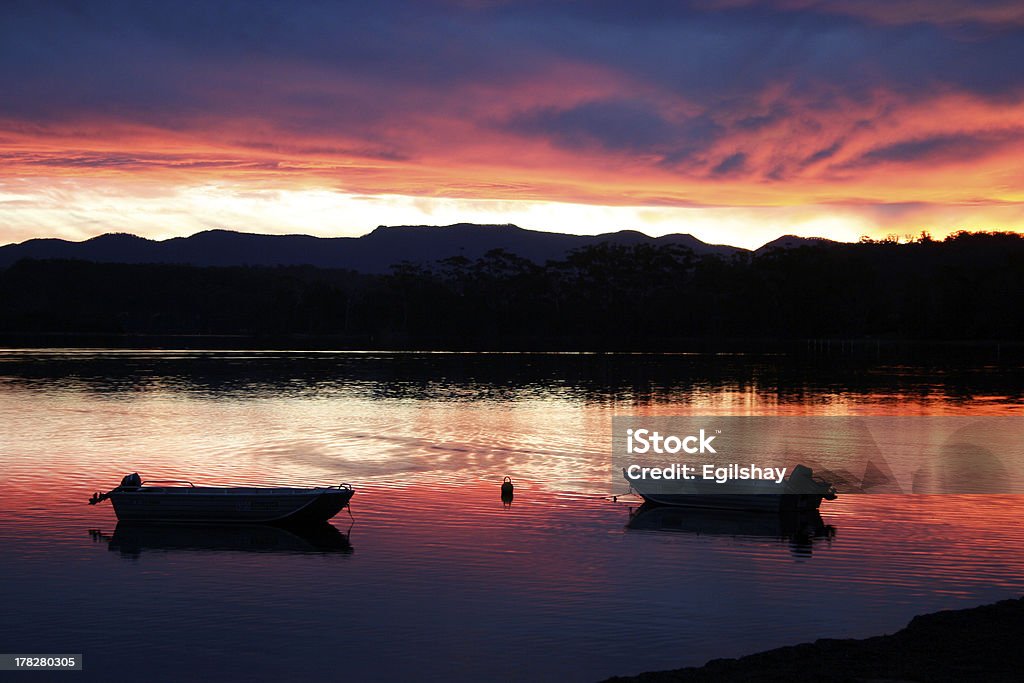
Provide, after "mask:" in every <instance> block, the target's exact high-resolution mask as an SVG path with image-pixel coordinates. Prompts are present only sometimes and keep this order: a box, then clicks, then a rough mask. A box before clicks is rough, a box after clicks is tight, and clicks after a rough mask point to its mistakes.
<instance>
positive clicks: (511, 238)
mask: <svg viewBox="0 0 1024 683" xmlns="http://www.w3.org/2000/svg"><path fill="white" fill-rule="evenodd" d="M827 241H828V240H822V239H820V238H805V237H794V236H792V235H786V236H783V237H780V238H778V239H777V240H774V241H772V242H769V243H768V244H766V245H764V246H762V247H761V248H759V249H757V250H756V251H755V252H753V253H755V254H758V253H763V252H764V251H767V250H770V249H772V248H792V247H795V246H800V245H803V244H812V243H813V244H820V243H822V242H827ZM601 242H606V243H611V244H621V245H636V244H653V245H658V246H663V245H669V244H675V245H680V246H683V247H688V248H690V249H692V250H693V251H694V253H696V254H698V255H705V254H714V255H719V256H723V257H730V256H732V255H734V254H738V253H751V252H750V251H749V250H746V249H741V248H739V247H731V246H728V245H721V244H708V243H706V242H703V241H701V240H699V239H697V238H696V237H694V236H693V235H688V234H672V235H664V236H662V237H650V236H649V235H645V234H643V233H641V232H637V231H635V230H622V231H619V232H613V233H606V234H602V235H568V234H564V233H556V232H542V231H539V230H527V229H525V228H520V227H518V226H515V225H477V224H470V223H459V224H456V225H448V226H427V225H403V226H392V227H388V226H380V227H378V228H377V229H375V230H374V231H373V232H370V233H369V234H366V235H363V236H361V237H314V236H311V235H264V234H254V233H245V232H234V231H231V230H205V231H203V232H198V233H196V234H194V235H191V236H189V237H173V238H170V239H166V240H151V239H147V238H144V237H138V236H135V235H131V234H126V233H109V234H105V235H100V236H98V237H94V238H92V239H88V240H84V241H81V242H72V241H68V240H62V239H30V240H26V241H25V242H21V243H17V244H8V245H5V246H2V247H0V268H6V267H8V266H10V265H11V264H13V263H15V262H17V261H20V260H22V259H26V258H28V259H75V260H82V261H93V262H99V263H173V264H185V265H194V266H240V265H250V266H278V265H310V266H317V267H320V268H343V269H349V270H355V271H358V272H363V273H386V272H388V271H389V270H390V268H391V266H392V265H394V264H397V263H401V262H403V261H408V262H411V263H421V264H423V263H430V262H433V261H437V260H440V259H445V258H449V257H453V256H464V257H466V258H468V259H471V260H473V259H477V258H479V257H481V256H483V255H484V254H486V253H487V252H488V251H491V250H492V249H504V250H505V251H507V252H509V253H512V254H516V255H518V256H521V257H523V258H526V259H529V260H531V261H534V262H535V263H539V264H543V263H545V262H546V261H550V260H557V259H562V258H564V257H565V255H566V254H567V253H568V252H570V251H572V250H573V249H578V248H581V247H586V246H590V245H593V244H598V243H601Z"/></svg>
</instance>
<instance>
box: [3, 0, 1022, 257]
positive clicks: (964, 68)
mask: <svg viewBox="0 0 1024 683" xmlns="http://www.w3.org/2000/svg"><path fill="white" fill-rule="evenodd" d="M1022 63H1024V10H1022V9H1021V7H1020V4H1019V3H1015V2H995V1H990V2H981V3H978V2H974V3H967V2H954V1H953V0H939V1H938V2H925V1H924V0H911V1H910V2H906V3H888V2H882V0H877V1H875V0H869V1H867V2H853V1H852V0H850V1H847V0H839V1H837V2H824V1H819V0H780V1H778V2H766V1H756V0H694V1H692V2H676V1H672V2H669V1H668V0H661V1H654V0H652V1H639V2H632V3H622V2H618V1H617V0H615V1H613V0H598V1H596V2H588V3H575V2H558V1H543V2H541V1H539V0H538V1H536V2H502V1H493V2H490V1H485V0H481V1H479V2H473V1H469V0H465V1H454V0H453V1H451V2H445V1H442V0H433V1H426V0H424V1H414V0H405V1H399V0H382V1H381V2H375V3H355V2H352V3H336V2H317V1H313V0H309V1H306V2H297V3H290V4H287V5H285V4H282V3H263V2H243V1H241V0H238V1H236V2H217V3H208V2H176V3H154V4H149V3H138V2H127V1H124V2H92V3H60V2H44V1H38V2H13V3H5V4H4V6H3V7H2V8H0V89H2V91H3V92H4V97H0V179H2V180H3V181H4V182H3V184H2V191H3V192H4V193H5V197H6V199H4V200H3V201H0V231H5V232H0V241H6V240H5V239H4V238H7V239H13V235H15V234H17V235H22V234H25V231H26V229H27V228H26V227H25V226H26V225H27V224H30V223H31V224H33V225H35V226H36V227H35V228H33V230H35V231H36V232H39V233H42V232H44V231H47V230H50V231H53V230H54V229H55V228H54V223H53V222H54V221H58V220H59V217H60V214H59V209H58V208H57V207H58V204H56V203H54V202H53V201H50V200H49V199H48V200H47V202H46V206H47V209H46V212H45V216H47V218H46V220H45V221H43V222H39V221H41V220H42V219H41V218H40V216H42V215H44V214H38V213H36V214H29V213H26V212H27V211H29V210H30V209H29V208H28V207H31V206H38V202H39V197H40V192H41V191H43V190H42V189H41V188H45V187H47V186H53V187H61V183H62V182H71V183H84V184H85V185H87V186H88V187H89V188H91V189H90V190H89V192H88V193H84V194H83V193H81V192H79V193H78V194H77V195H76V197H77V200H85V199H86V198H87V197H93V199H92V201H95V202H98V203H97V204H95V205H93V206H91V207H84V206H81V205H77V206H70V205H69V206H67V208H66V214H65V220H66V222H67V223H68V224H69V225H71V224H74V225H77V228H76V229H78V230H80V231H82V232H88V231H90V230H97V229H99V225H100V224H101V223H102V220H99V219H98V216H99V214H98V213H97V211H99V210H100V207H106V209H105V210H110V211H111V212H113V213H118V211H119V210H118V209H117V207H118V206H121V209H120V215H118V216H114V215H112V216H111V222H118V223H120V220H121V215H123V214H124V209H125V207H127V206H129V205H130V206H132V207H133V210H143V211H144V210H145V204H144V203H142V202H141V200H142V199H144V198H145V197H148V196H149V195H150V193H152V192H154V191H158V192H162V193H163V195H164V196H173V195H179V196H198V195H195V194H194V193H195V192H198V191H200V189H201V194H202V196H205V194H203V193H208V192H214V193H216V191H217V190H216V189H210V188H218V187H220V188H225V189H223V192H224V193H225V201H230V204H231V206H232V207H235V208H233V209H232V212H231V215H232V216H236V217H238V218H239V220H240V222H241V223H248V224H249V225H255V224H260V225H263V223H262V222H261V220H260V219H259V216H258V215H257V212H262V214H261V215H263V216H266V215H269V214H273V215H280V213H279V212H268V211H267V210H266V206H267V203H266V202H267V201H268V200H267V198H268V197H272V196H285V195H274V194H273V193H281V192H285V193H293V194H289V195H287V196H289V197H293V198H294V197H298V196H307V197H308V196H313V195H309V194H302V193H324V194H316V195H315V196H317V197H321V198H322V197H324V196H327V197H331V196H333V197H335V198H336V200H337V202H338V207H339V211H340V210H342V209H344V210H346V211H351V210H352V206H353V205H352V204H351V202H350V200H349V199H346V198H348V197H356V196H365V197H387V198H389V199H388V200H387V201H384V202H381V203H378V204H377V205H375V207H374V208H375V210H377V211H378V213H379V217H378V219H377V220H376V221H375V222H374V223H373V224H374V225H375V224H377V223H391V222H397V220H396V219H398V220H400V219H404V218H408V217H409V216H410V215H411V214H409V209H408V207H409V206H410V205H407V204H405V203H404V202H405V201H406V200H405V199H398V198H407V199H409V200H410V201H413V200H415V199H416V198H427V199H430V200H441V199H444V200H451V201H453V202H459V201H476V202H490V204H488V206H491V207H492V208H493V210H494V211H495V212H498V211H499V209H498V208H497V207H501V208H500V211H503V212H504V213H505V214H507V215H520V216H522V215H529V216H533V217H535V218H536V217H537V216H538V213H537V210H536V208H535V207H537V206H543V205H544V203H545V202H547V203H549V206H550V207H554V206H555V204H551V203H558V205H559V206H563V207H564V206H576V207H580V208H579V211H578V213H576V214H573V215H575V216H578V217H579V218H578V221H582V220H583V218H582V217H583V216H588V217H589V218H587V219H586V220H589V221H593V214H592V212H591V210H590V209H586V208H584V207H587V206H590V207H634V208H633V209H631V211H632V213H629V214H628V215H627V214H623V213H622V212H621V211H618V210H616V211H611V210H610V209H609V212H608V213H607V215H608V216H615V217H616V220H623V221H627V224H621V225H619V227H641V228H644V229H648V228H651V229H654V228H657V229H658V230H662V231H664V230H669V229H679V228H680V226H682V228H683V229H685V224H683V223H681V222H680V221H682V217H683V216H686V217H687V220H691V221H692V220H694V214H693V213H692V211H697V210H700V207H704V210H705V211H708V212H712V213H705V214H703V215H705V216H712V215H715V216H718V218H719V219H720V220H721V221H722V222H721V223H720V225H721V226H722V229H723V230H730V231H733V232H732V233H729V235H735V234H738V233H736V232H735V231H737V230H739V231H740V232H742V229H741V228H738V227H736V224H735V222H734V221H727V220H725V219H724V218H723V216H724V214H722V213H721V212H720V211H719V213H713V211H715V210H732V209H737V210H740V211H741V212H743V215H744V216H746V217H747V218H749V219H750V220H752V221H757V220H759V219H758V216H761V217H762V219H763V220H764V221H765V223H766V224H772V225H775V223H774V221H775V218H774V217H773V214H771V213H770V212H771V211H773V210H775V209H786V210H789V209H792V210H793V211H796V210H797V209H799V211H801V212H802V211H805V210H810V209H808V208H807V207H814V208H813V210H814V211H818V212H823V219H822V220H821V221H818V222H817V223H814V225H816V226H819V227H820V226H826V227H827V226H828V225H833V227H834V229H835V231H841V232H843V234H844V235H846V232H845V231H847V230H849V229H852V228H851V226H852V225H853V224H854V223H856V225H857V227H858V228H862V229H864V230H867V231H874V232H881V233H883V234H884V233H885V232H887V231H891V230H896V231H900V230H902V228H903V227H904V225H905V224H906V221H908V220H910V218H908V216H909V215H911V214H912V216H913V220H915V221H919V222H921V221H923V222H924V223H925V224H927V225H931V226H934V227H935V228H937V229H939V230H941V229H944V228H940V227H939V226H945V225H946V224H947V220H946V216H947V215H957V216H959V217H961V218H963V219H964V220H967V221H968V222H969V223H973V224H974V225H976V227H978V228H981V227H993V226H992V225H991V223H992V220H993V217H994V216H1002V217H1005V219H1006V220H1009V219H1010V218H1011V217H1014V216H1016V215H1017V213H1015V212H1014V210H1010V209H1007V208H1006V207H1008V206H1009V207H1013V206H1016V203H1018V202H1021V201H1024V172H1022V171H1021V170H1020V165H1019V163H1018V161H1017V160H1018V159H1019V158H1020V156H1021V154H1022V153H1024V135H1022V133H1024V70H1022V69H1020V68H1019V65H1020V64H1022ZM29 186H30V187H31V191H30V190H29V189H26V188H28V187H29ZM101 186H102V187H103V188H105V189H104V190H103V191H102V192H103V195H104V196H105V197H107V199H106V200H104V201H99V200H98V199H97V198H96V195H95V192H96V191H98V190H97V188H99V187H101ZM154 188H157V189H156V190H155V189H154ZM227 188H231V189H230V190H229V189H227ZM239 188H248V191H251V192H252V193H255V194H253V195H252V196H253V197H256V196H258V197H259V201H256V200H255V199H253V202H252V203H251V205H249V208H248V209H246V208H245V206H246V205H245V200H244V197H245V196H246V194H245V191H243V190H241V189H239ZM294 193H298V194H294ZM57 194H58V195H59V193H57ZM118 198H119V199H118ZM318 201H319V200H318ZM119 202H121V204H119ZM510 202H523V203H524V204H522V205H521V206H519V207H518V208H514V207H513V206H512V205H511V204H510ZM291 206H292V208H293V209H294V208H295V207H294V205H291ZM453 206H454V204H453ZM894 206H912V207H917V208H915V209H914V211H912V212H907V211H903V212H901V211H890V210H887V209H885V208H878V210H875V209H874V207H894ZM526 207H530V208H526ZM644 207H659V208H668V209H671V208H673V207H675V208H676V209H678V210H679V211H680V213H678V214H677V218H678V220H676V219H673V220H672V221H667V222H665V221H661V222H658V223H657V226H655V225H653V224H651V223H645V222H644V219H643V218H642V216H645V215H649V214H645V213H644V211H645V210H646V209H645V208H644ZM800 207H804V208H800ZM761 209H763V210H764V211H762V212H761V213H760V214H759V213H758V210H761ZM247 211H248V212H250V213H249V214H247ZM944 211H946V212H947V214H946V215H944V214H943V212H944ZM517 212H518V213H517ZM965 212H966V213H965ZM300 213H301V212H300ZM313 213H315V216H313V215H310V216H308V218H309V219H310V220H313V219H314V218H316V219H317V220H322V219H323V213H322V212H321V211H320V210H319V209H318V210H317V211H315V212H313ZM824 214H830V215H832V217H835V216H839V215H842V216H847V217H849V216H852V215H856V216H859V217H861V218H863V219H864V220H860V219H858V220H857V221H854V223H850V222H846V223H843V225H844V226H845V227H843V228H842V229H840V228H839V227H835V226H838V225H839V223H837V222H835V221H833V222H832V223H829V222H828V221H827V220H825V219H826V218H828V217H829V216H828V215H824ZM84 215H89V216H91V218H90V219H89V220H88V221H86V220H85V219H84V218H82V216H84ZM247 215H249V216H250V220H249V221H245V220H242V219H244V218H245V217H246V216H247ZM289 215H296V214H294V213H293V214H289ZM360 215H362V214H360ZM474 215H477V214H474ZM551 215H552V216H558V217H560V218H561V219H564V218H565V217H566V214H565V213H564V212H562V211H561V210H560V209H559V210H555V209H554V208H552V213H551ZM792 215H796V214H795V213H793V214H792ZM801 215H803V214H801ZM413 217H415V215H413ZM630 217H632V218H630ZM165 218H168V217H167V216H165ZM421 219H422V220H421V222H424V221H425V222H431V221H430V214H428V213H422V215H421ZM491 219H492V220H494V221H497V222H504V219H503V216H502V214H500V213H495V215H493V216H491ZM168 220H172V222H173V226H172V227H171V228H165V230H167V229H170V230H172V231H173V230H177V231H179V232H181V231H187V230H189V229H191V228H192V227H193V223H194V222H195V221H185V220H184V219H183V217H182V215H181V214H180V213H175V214H174V215H173V217H170V218H168ZM197 220H198V221H200V222H201V221H202V218H201V217H199V218H198V219H197ZM844 220H845V219H844ZM578 221H574V222H573V224H572V225H559V224H556V221H554V220H552V221H551V222H550V223H547V224H545V225H544V226H543V227H548V228H551V229H564V230H576V231H579V230H584V229H586V228H585V227H580V225H579V224H578ZM865 221H867V222H865ZM340 222H344V221H340ZM356 222H359V223H360V224H361V220H360V221H356ZM539 222H541V223H543V221H539ZM597 222H598V223H602V221H597ZM139 223H140V224H146V225H150V224H151V223H152V221H150V220H149V219H146V220H142V218H141V217H140V218H139ZM337 223H338V221H332V222H331V224H332V225H336V224H337ZM894 223H895V224H894ZM798 224H799V225H804V226H807V225H809V223H808V222H807V221H806V220H801V221H798ZM700 225H702V226H710V225H711V224H710V223H707V222H701V223H700ZM974 225H968V226H966V227H974ZM658 226H660V227H658ZM227 227H232V226H227ZM234 227H239V228H245V227H246V225H241V224H239V225H237V226H234ZM370 227H372V225H371V226H370ZM958 227H964V226H958ZM995 227H1005V228H1008V229H1020V228H1021V227H1024V226H1021V225H1020V224H1006V225H1003V226H995ZM316 228H317V226H312V225H311V226H309V227H308V228H307V229H308V230H309V231H315V230H316ZM339 229H340V228H339ZM707 229H708V230H711V228H710V227H707ZM950 229H952V228H950ZM747 230H748V231H750V234H753V233H754V232H755V231H756V230H755V228H753V227H750V228H748V229H747ZM834 234H838V232H835V233H834ZM729 235H726V234H725V233H723V234H722V236H721V239H720V240H716V241H721V240H724V239H725V238H726V237H727V236H729ZM705 237H710V238H712V239H714V238H715V235H705ZM729 238H730V239H732V240H733V241H737V242H740V241H744V239H745V238H744V237H743V235H742V234H739V235H738V236H737V237H729Z"/></svg>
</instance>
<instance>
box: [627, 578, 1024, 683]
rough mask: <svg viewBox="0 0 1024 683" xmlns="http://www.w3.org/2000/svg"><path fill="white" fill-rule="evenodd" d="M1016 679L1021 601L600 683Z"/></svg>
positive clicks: (1022, 665) (1022, 653)
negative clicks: (890, 630) (879, 632)
mask: <svg viewBox="0 0 1024 683" xmlns="http://www.w3.org/2000/svg"><path fill="white" fill-rule="evenodd" d="M1020 680H1024V598H1018V599H1016V600H1003V601H1001V602H997V603H994V604H992V605H984V606H982V607H975V608H971V609H962V610H950V611H943V612H936V613H933V614H925V615H922V616H917V617H914V618H913V619H912V620H911V621H910V623H909V624H908V625H907V627H906V628H904V629H903V630H901V631H898V632H896V633H894V634H892V635H886V636H876V637H873V638H865V639H864V640H854V639H843V640H833V639H822V640H817V641H815V642H813V643H804V644H801V645H794V646H790V647H782V648H778V649H776V650H768V651H767V652H760V653H758V654H754V655H749V656H746V657H741V658H739V659H715V660H712V661H710V662H708V663H707V664H705V665H704V666H701V667H690V668H686V669H675V670H672V671H655V672H648V673H642V674H640V675H638V676H632V677H618V678H611V679H608V681H609V683H611V682H612V681H614V682H616V683H626V682H637V683H668V682H669V681H672V682H685V683H709V682H712V681H713V682H716V683H717V682H718V681H828V682H829V683H833V682H838V681H890V682H891V681H1020Z"/></svg>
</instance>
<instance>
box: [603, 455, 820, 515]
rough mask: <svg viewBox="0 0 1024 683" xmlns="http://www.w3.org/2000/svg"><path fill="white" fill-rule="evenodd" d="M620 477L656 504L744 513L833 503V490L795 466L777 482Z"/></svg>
mask: <svg viewBox="0 0 1024 683" xmlns="http://www.w3.org/2000/svg"><path fill="white" fill-rule="evenodd" d="M622 476H623V477H624V478H625V479H626V481H627V482H628V483H629V485H630V488H631V489H632V490H633V491H635V492H636V493H637V494H639V495H640V496H641V497H642V498H643V499H644V500H645V501H647V502H649V503H654V504H657V505H671V506H675V507H691V508H702V509H708V510H743V511H747V512H788V511H806V510H817V509H818V507H819V506H820V505H821V501H822V500H835V498H836V490H835V487H834V486H832V484H830V483H829V482H827V481H824V480H823V479H821V478H819V477H815V476H814V475H813V472H812V471H811V468H809V467H806V466H804V465H797V466H796V467H794V468H793V472H792V474H791V475H790V476H789V477H787V478H786V479H785V480H783V481H781V482H780V483H776V482H775V481H772V480H765V479H745V480H732V481H728V482H726V483H719V482H717V481H715V480H713V479H700V478H697V479H678V480H674V481H666V480H658V481H653V482H652V481H650V480H644V479H637V478H631V477H629V475H628V474H627V473H626V470H625V469H623V471H622Z"/></svg>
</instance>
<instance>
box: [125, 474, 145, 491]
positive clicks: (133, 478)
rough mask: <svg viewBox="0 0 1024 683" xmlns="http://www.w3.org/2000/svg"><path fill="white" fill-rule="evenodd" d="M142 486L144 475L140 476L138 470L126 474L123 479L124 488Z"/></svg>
mask: <svg viewBox="0 0 1024 683" xmlns="http://www.w3.org/2000/svg"><path fill="white" fill-rule="evenodd" d="M140 486H142V477H140V476H139V473H138V472H132V473H131V474H126V475H124V477H123V478H122V479H121V488H123V489H137V488H139V487H140Z"/></svg>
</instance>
